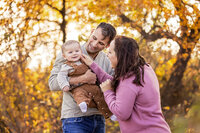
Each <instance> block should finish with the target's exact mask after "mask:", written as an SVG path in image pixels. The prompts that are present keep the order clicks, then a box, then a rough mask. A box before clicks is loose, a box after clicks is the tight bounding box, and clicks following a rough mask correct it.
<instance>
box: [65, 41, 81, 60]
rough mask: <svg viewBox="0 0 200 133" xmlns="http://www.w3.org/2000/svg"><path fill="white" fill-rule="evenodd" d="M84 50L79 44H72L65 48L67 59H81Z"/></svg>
mask: <svg viewBox="0 0 200 133" xmlns="http://www.w3.org/2000/svg"><path fill="white" fill-rule="evenodd" d="M81 55H82V51H81V48H80V45H79V44H76V43H75V44H71V45H69V46H67V47H66V48H65V51H64V53H63V56H64V58H65V59H66V60H67V61H71V62H75V61H78V60H80V58H81Z"/></svg>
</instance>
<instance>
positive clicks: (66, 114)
mask: <svg viewBox="0 0 200 133" xmlns="http://www.w3.org/2000/svg"><path fill="white" fill-rule="evenodd" d="M81 49H82V52H83V53H84V54H86V55H88V53H87V51H86V49H85V45H82V46H81ZM65 61H66V60H65V59H64V58H63V57H62V53H61V52H60V53H59V54H58V55H57V57H56V61H55V63H54V65H53V68H52V70H51V75H50V77H49V87H50V90H52V91H59V90H62V89H61V88H60V87H59V85H58V81H57V75H58V73H59V71H60V69H61V66H62V65H63V64H64V62H65ZM94 62H95V63H97V64H98V65H99V66H100V67H101V68H102V69H103V70H104V71H105V72H107V73H109V74H110V75H112V74H113V70H112V68H111V64H110V61H109V59H108V57H107V56H106V54H105V53H104V52H99V54H98V55H97V56H96V58H95V60H94ZM93 114H100V112H99V111H98V110H97V109H96V108H88V110H87V112H85V113H82V112H81V110H80V108H79V106H78V105H77V104H76V102H75V100H74V98H73V97H72V95H71V93H70V92H63V101H62V109H61V119H62V118H71V117H80V116H89V115H93Z"/></svg>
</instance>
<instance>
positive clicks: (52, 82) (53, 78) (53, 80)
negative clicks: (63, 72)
mask: <svg viewBox="0 0 200 133" xmlns="http://www.w3.org/2000/svg"><path fill="white" fill-rule="evenodd" d="M64 61H65V60H64V58H63V57H62V53H61V52H60V53H59V54H58V55H57V57H56V60H55V63H54V65H53V68H52V70H51V75H50V77H49V88H50V90H51V91H61V90H62V89H61V88H60V86H59V85H58V81H57V76H58V72H59V71H60V69H61V65H62V64H63V62H64Z"/></svg>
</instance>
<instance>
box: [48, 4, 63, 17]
mask: <svg viewBox="0 0 200 133" xmlns="http://www.w3.org/2000/svg"><path fill="white" fill-rule="evenodd" d="M47 6H49V7H50V8H52V9H54V10H56V11H58V12H59V13H61V14H62V11H61V10H59V9H58V8H56V7H54V6H52V5H50V4H49V3H47Z"/></svg>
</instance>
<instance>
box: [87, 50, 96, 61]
mask: <svg viewBox="0 0 200 133" xmlns="http://www.w3.org/2000/svg"><path fill="white" fill-rule="evenodd" d="M88 54H89V56H90V57H92V59H93V60H94V59H95V58H96V56H97V55H98V53H90V52H88Z"/></svg>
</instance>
